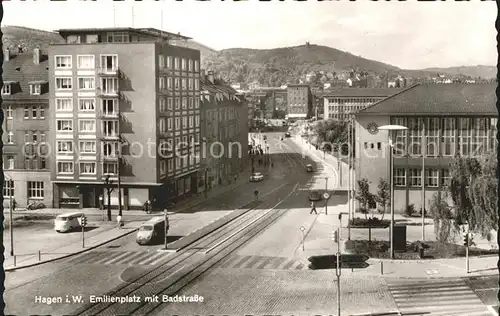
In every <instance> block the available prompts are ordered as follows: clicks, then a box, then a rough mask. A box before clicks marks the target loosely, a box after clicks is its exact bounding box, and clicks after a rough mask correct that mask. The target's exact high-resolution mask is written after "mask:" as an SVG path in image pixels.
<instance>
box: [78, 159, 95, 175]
mask: <svg viewBox="0 0 500 316" xmlns="http://www.w3.org/2000/svg"><path fill="white" fill-rule="evenodd" d="M95 165H96V163H95V162H80V174H96V171H95Z"/></svg>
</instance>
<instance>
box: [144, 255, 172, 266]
mask: <svg viewBox="0 0 500 316" xmlns="http://www.w3.org/2000/svg"><path fill="white" fill-rule="evenodd" d="M161 254H162V256H160V257H159V258H158V257H156V258H158V259H156V260H154V261H153V262H150V261H151V260H147V261H146V262H148V261H149V263H148V264H149V265H155V264H158V263H160V262H161V261H163V260H165V259H167V257H168V254H167V255H166V256H165V255H164V253H161ZM145 264H146V263H145Z"/></svg>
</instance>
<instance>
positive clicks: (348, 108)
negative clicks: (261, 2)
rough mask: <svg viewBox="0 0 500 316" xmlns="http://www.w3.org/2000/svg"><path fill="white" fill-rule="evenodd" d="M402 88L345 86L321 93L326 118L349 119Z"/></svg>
mask: <svg viewBox="0 0 500 316" xmlns="http://www.w3.org/2000/svg"><path fill="white" fill-rule="evenodd" d="M401 91H402V89H377V88H373V89H371V88H343V89H335V90H332V91H328V92H323V93H321V97H322V99H323V112H324V119H334V120H347V119H348V118H349V115H350V114H352V113H355V112H357V111H360V110H362V109H364V108H366V107H368V106H370V105H372V104H374V103H376V102H379V101H381V100H383V99H385V98H387V97H389V96H391V95H394V94H397V93H399V92H401Z"/></svg>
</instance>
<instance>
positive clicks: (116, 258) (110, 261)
mask: <svg viewBox="0 0 500 316" xmlns="http://www.w3.org/2000/svg"><path fill="white" fill-rule="evenodd" d="M128 254H130V251H127V252H124V253H122V254H121V255H119V256H117V257H115V258H114V259H111V260H108V261H106V262H104V264H111V263H113V262H116V261H118V260H121V259H122V258H123V257H125V256H127V255H128ZM108 259H109V258H108Z"/></svg>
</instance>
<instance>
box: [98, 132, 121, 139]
mask: <svg viewBox="0 0 500 316" xmlns="http://www.w3.org/2000/svg"><path fill="white" fill-rule="evenodd" d="M101 138H102V139H103V140H120V134H118V133H103V134H102V135H101Z"/></svg>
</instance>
